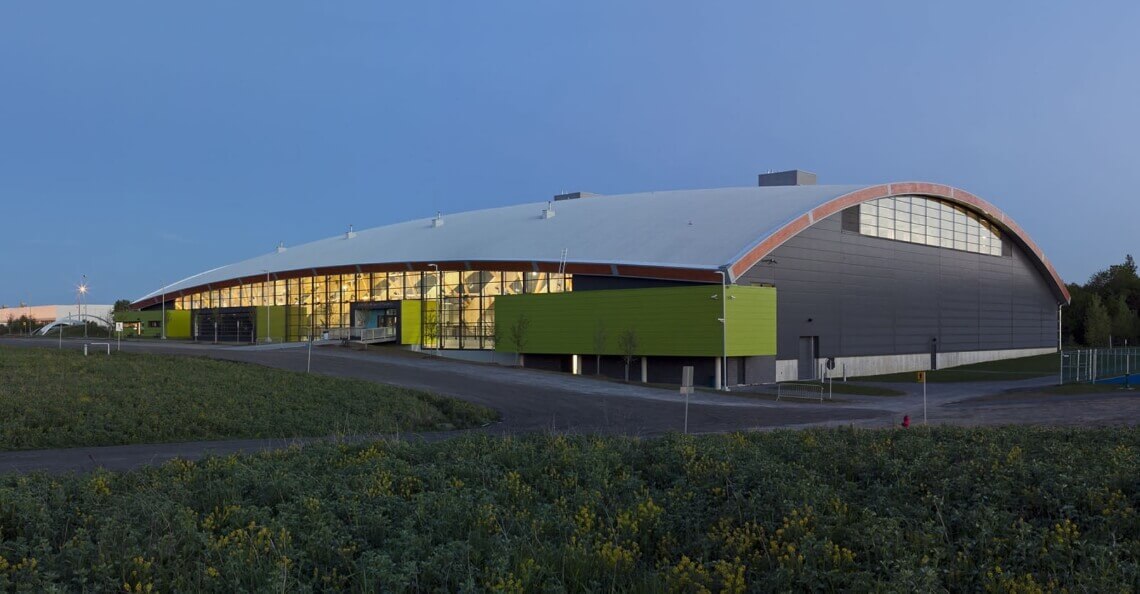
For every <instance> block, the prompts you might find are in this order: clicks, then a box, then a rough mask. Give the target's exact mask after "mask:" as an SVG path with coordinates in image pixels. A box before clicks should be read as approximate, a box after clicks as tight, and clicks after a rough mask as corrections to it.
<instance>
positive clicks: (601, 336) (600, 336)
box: [594, 320, 606, 375]
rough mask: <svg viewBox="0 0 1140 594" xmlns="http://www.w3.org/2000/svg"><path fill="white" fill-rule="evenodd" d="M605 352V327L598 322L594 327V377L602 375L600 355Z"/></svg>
mask: <svg viewBox="0 0 1140 594" xmlns="http://www.w3.org/2000/svg"><path fill="white" fill-rule="evenodd" d="M605 350H606V325H605V324H604V323H603V322H602V321H601V320H598V324H597V325H596V326H594V375H601V374H602V353H603V352H605Z"/></svg>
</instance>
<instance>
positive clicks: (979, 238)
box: [856, 196, 1003, 256]
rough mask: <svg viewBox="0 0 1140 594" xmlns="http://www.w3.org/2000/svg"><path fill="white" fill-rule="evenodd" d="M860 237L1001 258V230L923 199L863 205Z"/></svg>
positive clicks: (952, 207) (900, 198) (968, 213)
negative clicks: (864, 236) (919, 244)
mask: <svg viewBox="0 0 1140 594" xmlns="http://www.w3.org/2000/svg"><path fill="white" fill-rule="evenodd" d="M856 208H857V209H858V213H859V222H858V226H859V233H860V234H863V235H870V236H873V237H881V238H883V239H894V240H896V241H907V242H910V243H921V244H925V245H930V246H935V247H942V248H948V249H952V250H961V251H964V252H974V253H977V254H986V255H990V256H1001V255H1002V251H1003V246H1002V241H1003V240H1002V236H1001V232H1000V231H998V229H997V228H996V227H995V226H993V225H991V224H990V222H989V221H987V220H985V219H984V218H982V217H981V216H979V215H978V214H976V213H974V212H973V211H970V210H967V209H965V208H963V207H961V206H958V205H956V204H950V203H948V202H943V201H941V200H935V199H933V198H926V197H924V196H894V197H892V198H881V199H879V200H869V201H867V202H864V203H862V204H860V205H859V206H858V207H856Z"/></svg>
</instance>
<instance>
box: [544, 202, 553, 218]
mask: <svg viewBox="0 0 1140 594" xmlns="http://www.w3.org/2000/svg"><path fill="white" fill-rule="evenodd" d="M542 218H544V219H553V218H554V206H553V205H552V204H551V203H550V202H547V203H546V208H544V209H542Z"/></svg>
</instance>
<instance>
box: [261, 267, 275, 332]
mask: <svg viewBox="0 0 1140 594" xmlns="http://www.w3.org/2000/svg"><path fill="white" fill-rule="evenodd" d="M262 272H264V273H265V290H263V291H262V292H261V299H262V301H265V342H273V311H272V310H271V309H270V305H271V304H270V303H269V299H268V298H267V297H266V296H265V295H266V291H268V290H269V271H268V270H266V269H264V268H263V269H262ZM274 289H275V290H274V291H273V300H274V301H276V300H277V291H276V287H274Z"/></svg>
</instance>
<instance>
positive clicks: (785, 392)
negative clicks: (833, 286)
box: [776, 383, 824, 402]
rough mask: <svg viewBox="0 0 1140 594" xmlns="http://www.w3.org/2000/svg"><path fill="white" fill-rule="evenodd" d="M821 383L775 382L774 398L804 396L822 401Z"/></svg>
mask: <svg viewBox="0 0 1140 594" xmlns="http://www.w3.org/2000/svg"><path fill="white" fill-rule="evenodd" d="M823 388H824V386H823V384H791V383H779V384H776V400H777V401H779V400H780V399H781V398H804V399H808V400H818V401H820V402H823V397H824V391H823Z"/></svg>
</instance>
